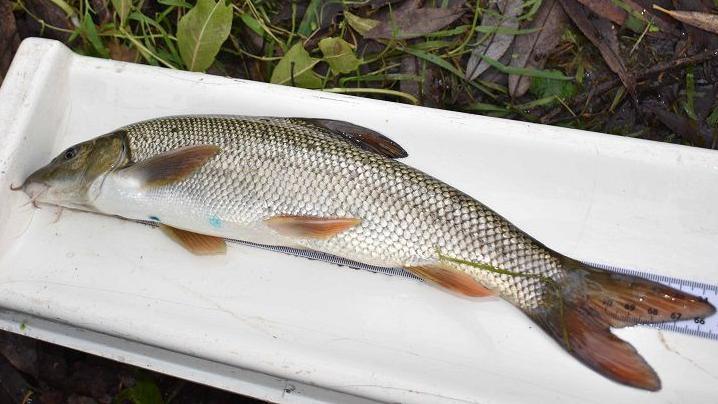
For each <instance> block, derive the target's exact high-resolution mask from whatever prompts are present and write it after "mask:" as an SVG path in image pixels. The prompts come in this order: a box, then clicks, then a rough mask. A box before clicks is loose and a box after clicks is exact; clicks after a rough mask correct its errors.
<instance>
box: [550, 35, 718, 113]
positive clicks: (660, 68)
mask: <svg viewBox="0 0 718 404" xmlns="http://www.w3.org/2000/svg"><path fill="white" fill-rule="evenodd" d="M715 56H718V49H712V50H709V51H705V52H702V53H699V54H697V55H693V56H688V57H685V58H680V59H674V60H671V61H670V62H665V63H660V64H657V65H655V66H653V67H651V68H650V69H646V70H644V71H643V72H640V73H637V74H636V75H635V78H636V79H637V80H636V81H638V80H643V79H646V78H648V77H649V76H653V75H655V74H658V73H662V72H664V71H667V70H673V69H676V68H679V67H682V66H685V65H689V64H695V63H702V62H705V61H707V60H709V59H711V58H713V57H715ZM620 83H621V80H620V79H618V78H614V79H611V80H608V81H604V82H603V83H601V84H599V85H597V86H596V87H594V88H593V90H592V91H589V92H588V94H586V95H580V96H578V97H576V98H575V99H574V100H573V103H574V105H578V104H581V103H584V102H586V101H587V99H588V97H596V96H600V95H602V94H603V93H605V92H607V91H608V90H610V89H612V88H614V87H616V86H617V85H619V84H620ZM561 111H563V107H556V108H554V109H552V110H551V111H550V112H549V113H547V114H546V115H544V116H543V117H542V118H541V123H547V124H553V123H556V122H558V121H560V120H561V119H554V117H555V116H556V115H558V114H560V113H561Z"/></svg>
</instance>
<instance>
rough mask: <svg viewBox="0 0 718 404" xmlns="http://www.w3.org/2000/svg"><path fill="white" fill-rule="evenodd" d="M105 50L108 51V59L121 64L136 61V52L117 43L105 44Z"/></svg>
mask: <svg viewBox="0 0 718 404" xmlns="http://www.w3.org/2000/svg"><path fill="white" fill-rule="evenodd" d="M107 49H109V50H110V59H114V60H121V61H123V62H135V61H137V50H135V49H131V48H128V47H127V46H125V45H123V44H121V43H119V42H110V43H109V44H107Z"/></svg>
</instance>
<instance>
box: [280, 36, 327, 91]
mask: <svg viewBox="0 0 718 404" xmlns="http://www.w3.org/2000/svg"><path fill="white" fill-rule="evenodd" d="M319 61H320V60H319V59H316V58H313V57H311V56H310V55H309V52H307V51H306V50H305V49H304V46H302V44H301V42H297V43H296V44H294V46H292V47H291V48H290V49H289V50H288V51H287V53H286V54H285V55H284V56H283V57H282V59H281V60H280V61H279V63H277V66H276V67H275V68H274V71H273V72H272V78H271V79H270V82H271V83H274V84H283V85H290V86H297V87H304V88H319V87H321V86H322V79H321V78H320V77H319V76H318V75H317V74H316V73H314V71H313V70H312V68H313V67H314V66H315V65H316V64H317V63H319Z"/></svg>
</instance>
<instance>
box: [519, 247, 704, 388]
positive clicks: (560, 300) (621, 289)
mask: <svg viewBox="0 0 718 404" xmlns="http://www.w3.org/2000/svg"><path fill="white" fill-rule="evenodd" d="M565 267H566V268H567V269H568V272H569V276H568V277H567V278H566V279H565V280H564V281H562V283H561V285H560V286H558V287H557V289H558V290H557V291H556V293H557V299H552V304H550V305H549V308H548V309H545V310H543V311H540V312H534V313H532V314H531V317H532V318H533V319H534V320H535V321H536V322H537V323H538V324H539V325H540V326H541V327H542V328H543V329H544V330H546V332H548V333H549V334H550V335H551V336H552V337H553V338H554V339H555V340H556V341H557V342H558V343H559V344H561V345H562V346H563V347H564V348H566V350H567V351H568V352H569V353H570V354H571V355H573V356H574V357H575V358H576V359H578V360H580V361H581V362H583V363H584V364H586V365H587V366H588V367H590V368H591V369H593V370H595V371H596V372H598V373H600V374H602V375H604V376H606V377H608V378H609V379H612V380H614V381H617V382H619V383H622V384H626V385H629V386H633V387H638V388H641V389H645V390H650V391H658V390H660V389H661V381H660V379H659V378H658V375H657V374H656V372H655V371H654V370H653V369H652V368H651V366H650V365H648V363H646V361H645V360H644V359H643V357H641V355H640V354H639V353H638V352H637V351H636V349H635V348H633V346H632V345H631V344H629V343H628V342H625V341H623V340H621V339H619V338H618V337H616V336H615V335H613V334H612V333H611V330H610V327H624V326H628V325H634V324H646V323H661V322H666V321H675V320H677V319H687V318H692V317H707V316H709V315H711V314H713V313H715V311H716V309H715V307H713V306H712V305H711V304H710V303H708V302H706V301H704V300H702V299H701V298H699V297H696V296H693V295H689V294H687V293H684V292H681V291H680V290H677V289H674V288H671V287H668V286H664V285H661V284H658V283H655V282H652V281H649V280H647V279H642V278H638V277H634V276H628V275H620V274H614V273H609V272H604V271H599V270H596V269H593V268H589V267H587V266H585V265H583V264H581V263H579V262H577V261H573V260H568V259H567V260H566V261H565Z"/></svg>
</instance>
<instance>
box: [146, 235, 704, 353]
mask: <svg viewBox="0 0 718 404" xmlns="http://www.w3.org/2000/svg"><path fill="white" fill-rule="evenodd" d="M140 223H142V224H146V225H150V226H153V227H154V226H156V224H155V223H153V222H145V221H141V222H140ZM228 241H230V242H234V243H238V244H244V245H248V246H252V247H256V248H262V249H265V250H270V251H274V252H279V253H284V254H290V255H294V256H298V257H303V258H307V259H313V260H320V261H324V262H329V263H332V264H335V265H339V266H341V267H346V268H351V269H358V270H364V271H370V272H376V273H382V274H385V275H390V276H401V277H404V278H409V279H413V280H417V281H420V282H423V280H422V279H420V278H419V277H417V276H416V275H414V274H412V273H411V272H408V271H406V270H404V269H403V268H385V267H378V266H375V265H368V264H364V263H361V262H357V261H352V260H349V259H346V258H342V257H337V256H333V255H330V254H325V253H322V252H317V251H311V250H303V249H298V248H292V247H278V246H270V245H262V244H256V243H251V242H247V241H242V240H228ZM584 263H585V264H587V265H590V266H592V267H594V268H598V269H603V270H606V271H611V272H615V273H619V274H624V275H631V276H637V277H640V278H645V279H649V280H652V281H654V282H658V283H661V284H664V285H668V286H671V287H673V288H676V289H679V290H681V291H683V292H686V293H689V294H691V295H694V296H698V297H700V298H702V299H704V300H706V301H708V302H709V303H711V304H712V305H713V306H714V307H717V308H718V286H716V285H709V284H707V283H701V282H695V281H691V280H686V279H678V278H673V277H670V276H663V275H656V274H652V273H648V272H643V271H636V270H631V269H625V268H618V267H614V266H610V265H602V264H596V263H590V262H584ZM681 317H682V313H672V314H671V318H674V319H675V320H676V321H673V322H665V323H660V324H639V325H638V326H646V327H652V328H657V329H660V330H668V331H675V332H680V333H683V334H689V335H693V336H697V337H703V338H709V339H713V340H718V315H716V314H714V315H711V316H709V317H707V318H703V317H694V318H687V319H681Z"/></svg>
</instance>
